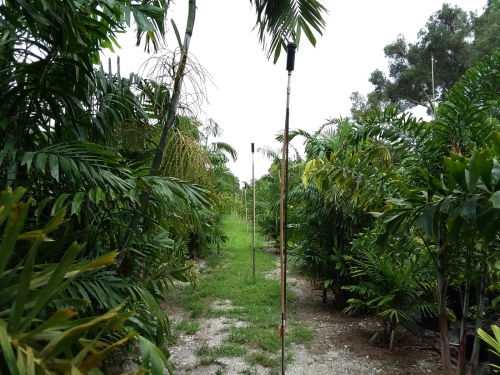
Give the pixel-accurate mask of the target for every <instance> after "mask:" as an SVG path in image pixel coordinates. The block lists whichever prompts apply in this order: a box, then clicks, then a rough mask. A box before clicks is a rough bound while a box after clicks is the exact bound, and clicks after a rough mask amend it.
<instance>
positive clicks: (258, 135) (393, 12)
mask: <svg viewBox="0 0 500 375" xmlns="http://www.w3.org/2000/svg"><path fill="white" fill-rule="evenodd" d="M197 3H198V8H197V14H196V23H195V27H194V31H193V38H192V39H191V46H190V52H191V53H192V54H193V55H194V56H195V57H196V58H197V59H198V61H199V63H200V64H201V65H202V66H203V67H204V68H205V69H206V70H207V71H208V72H209V73H210V75H211V76H212V81H213V84H210V83H209V84H208V85H207V93H208V101H209V103H205V104H203V107H202V110H203V111H204V112H206V115H205V114H202V115H201V116H200V119H201V120H203V121H204V120H205V116H207V117H208V118H213V119H214V120H215V121H216V122H217V123H218V124H219V125H220V126H222V128H223V129H224V132H223V134H222V137H221V138H220V141H224V142H228V143H230V144H231V145H232V146H233V147H234V148H235V149H236V150H237V152H238V160H237V162H236V163H232V164H231V165H230V168H231V170H232V171H233V172H234V173H235V174H236V176H237V177H238V178H239V180H240V182H242V181H247V182H250V180H251V176H252V175H251V167H252V162H251V160H252V156H251V149H250V144H251V143H252V142H254V143H255V147H256V149H257V148H259V147H264V146H268V147H271V148H273V149H278V147H279V146H280V144H279V143H278V142H277V141H276V140H275V136H276V134H277V133H278V132H279V131H282V129H283V127H284V121H285V103H286V85H287V71H286V69H285V66H286V53H282V56H281V57H280V60H279V61H278V63H277V64H276V65H274V64H273V63H272V61H268V60H267V59H266V56H265V54H264V52H263V51H262V48H261V46H260V45H259V43H258V36H257V33H256V31H252V29H253V26H254V24H255V13H254V11H253V9H251V8H250V5H249V2H248V0H199V1H198V2H197ZM323 4H324V5H325V6H326V7H327V8H328V10H329V15H328V16H327V17H326V21H327V26H326V31H325V32H324V35H323V37H318V43H317V46H316V48H313V47H312V46H311V45H310V44H309V42H308V41H307V39H306V37H305V36H303V37H302V40H301V46H300V48H299V51H298V52H297V55H296V59H295V71H294V72H293V74H292V83H291V87H292V88H291V104H290V128H292V129H293V128H300V129H304V130H306V131H308V132H313V131H315V130H317V129H318V128H319V127H320V126H321V125H322V124H324V123H325V120H326V119H329V118H335V117H339V116H343V117H345V116H349V114H350V113H349V109H350V106H351V102H350V99H349V97H350V95H351V93H352V92H353V91H359V92H360V93H362V94H363V95H366V94H367V93H368V92H370V91H372V89H373V86H372V85H371V84H370V83H369V82H368V77H369V75H370V73H371V72H372V71H374V70H375V69H382V70H386V68H387V60H386V59H385V57H384V52H383V48H384V46H385V45H387V44H389V43H391V42H393V41H395V40H396V38H397V36H398V34H403V35H404V36H405V37H406V39H407V40H409V41H415V40H416V37H417V32H418V31H419V30H420V29H421V28H423V27H424V26H425V23H426V21H427V20H428V18H429V16H430V15H431V14H432V13H433V12H435V11H437V10H439V9H440V8H441V4H442V2H441V1H436V0H420V1H418V2H410V1H409V0H378V1H372V0H358V1H332V0H327V1H323ZM451 4H453V5H458V6H460V7H462V8H463V9H465V10H467V11H477V12H478V13H481V12H482V8H483V6H484V5H485V4H486V0H455V1H454V2H451ZM187 7H188V4H187V1H186V0H177V1H176V4H174V5H173V6H172V8H171V10H170V13H169V15H168V17H169V18H173V19H174V20H175V23H176V25H177V27H178V29H179V32H180V34H181V38H182V39H183V38H184V28H185V23H186V14H187ZM168 34H169V35H168V40H169V47H170V49H174V48H175V46H176V45H177V42H176V41H175V36H174V33H173V31H172V30H171V29H169V32H168ZM120 44H121V46H122V50H119V51H118V52H117V53H118V54H119V55H120V57H121V70H122V75H123V74H124V73H126V72H130V71H135V72H137V71H138V70H139V67H140V66H141V64H142V63H143V62H144V61H145V60H146V59H147V58H148V57H150V56H149V55H147V54H146V53H145V52H143V50H142V48H141V47H135V46H134V39H133V35H124V36H123V38H121V39H120ZM301 141H302V139H297V140H294V142H293V144H294V145H295V146H296V147H297V148H299V149H302V144H301ZM269 165H270V162H269V161H268V160H267V159H266V158H264V157H263V156H262V155H261V154H259V153H256V154H255V177H256V178H259V177H260V176H262V175H264V174H265V173H267V169H268V168H269Z"/></svg>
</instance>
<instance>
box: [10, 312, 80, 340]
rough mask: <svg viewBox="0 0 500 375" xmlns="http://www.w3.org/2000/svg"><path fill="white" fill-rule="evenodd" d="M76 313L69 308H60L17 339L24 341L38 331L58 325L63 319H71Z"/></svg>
mask: <svg viewBox="0 0 500 375" xmlns="http://www.w3.org/2000/svg"><path fill="white" fill-rule="evenodd" d="M75 315H76V311H74V310H70V309H61V310H57V311H56V312H55V313H54V315H52V316H51V317H50V318H49V319H47V320H46V321H44V322H43V323H42V324H40V325H39V326H38V327H36V328H35V329H34V330H33V331H31V332H29V333H27V334H26V335H21V337H20V338H19V340H20V341H21V342H23V341H26V340H27V339H29V338H30V337H32V336H35V335H37V334H38V333H40V332H42V331H44V330H46V329H50V328H52V327H54V326H58V325H60V324H61V323H64V322H65V321H67V320H69V319H71V318H72V317H74V316H75Z"/></svg>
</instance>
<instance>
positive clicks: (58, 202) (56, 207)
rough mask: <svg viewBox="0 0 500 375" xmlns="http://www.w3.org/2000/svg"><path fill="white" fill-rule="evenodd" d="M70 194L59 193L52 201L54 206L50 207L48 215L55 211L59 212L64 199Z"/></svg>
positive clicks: (52, 214) (53, 213)
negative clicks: (54, 200)
mask: <svg viewBox="0 0 500 375" xmlns="http://www.w3.org/2000/svg"><path fill="white" fill-rule="evenodd" d="M69 196H70V194H61V195H60V196H59V197H58V198H57V200H56V202H55V203H54V206H53V207H52V211H51V212H50V216H54V215H55V213H56V212H60V211H61V209H62V208H63V205H64V202H65V201H66V199H68V197H69Z"/></svg>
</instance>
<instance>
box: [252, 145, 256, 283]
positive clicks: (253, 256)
mask: <svg viewBox="0 0 500 375" xmlns="http://www.w3.org/2000/svg"><path fill="white" fill-rule="evenodd" d="M254 169H255V168H254V144H253V143H252V193H253V194H252V202H253V203H252V206H253V210H252V213H253V220H252V276H253V277H255V173H254Z"/></svg>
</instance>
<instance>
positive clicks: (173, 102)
mask: <svg viewBox="0 0 500 375" xmlns="http://www.w3.org/2000/svg"><path fill="white" fill-rule="evenodd" d="M195 16H196V0H189V11H188V19H187V24H186V31H185V34H184V46H183V50H182V54H181V61H180V63H179V67H178V68H177V72H176V74H175V79H174V87H173V95H172V98H171V99H170V103H169V106H168V117H167V121H166V123H165V126H164V127H163V130H162V133H161V138H160V143H159V145H158V148H157V149H156V154H155V156H154V159H153V163H152V165H151V169H150V171H149V175H150V176H157V175H158V172H159V170H160V166H161V163H162V160H163V155H164V154H165V148H166V146H167V140H168V132H169V130H170V129H171V128H172V126H173V124H174V120H175V116H176V114H177V106H178V104H179V98H180V94H181V87H182V80H183V78H184V71H185V68H186V62H187V55H188V51H189V43H190V42H191V37H192V35H193V28H194V21H195ZM148 200H149V192H148V191H147V190H146V189H143V190H142V192H141V196H140V204H139V207H137V209H136V210H135V211H134V215H133V216H132V219H131V221H130V224H129V226H128V228H127V232H126V233H125V237H124V239H123V242H122V245H121V247H120V253H119V254H118V257H117V260H116V264H117V267H118V268H119V267H120V264H121V262H123V259H124V257H125V255H126V253H127V250H128V245H129V244H130V241H131V240H132V237H133V235H134V233H135V231H136V229H137V226H138V225H139V222H140V220H141V218H142V216H143V215H144V211H145V210H146V205H147V203H148Z"/></svg>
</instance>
